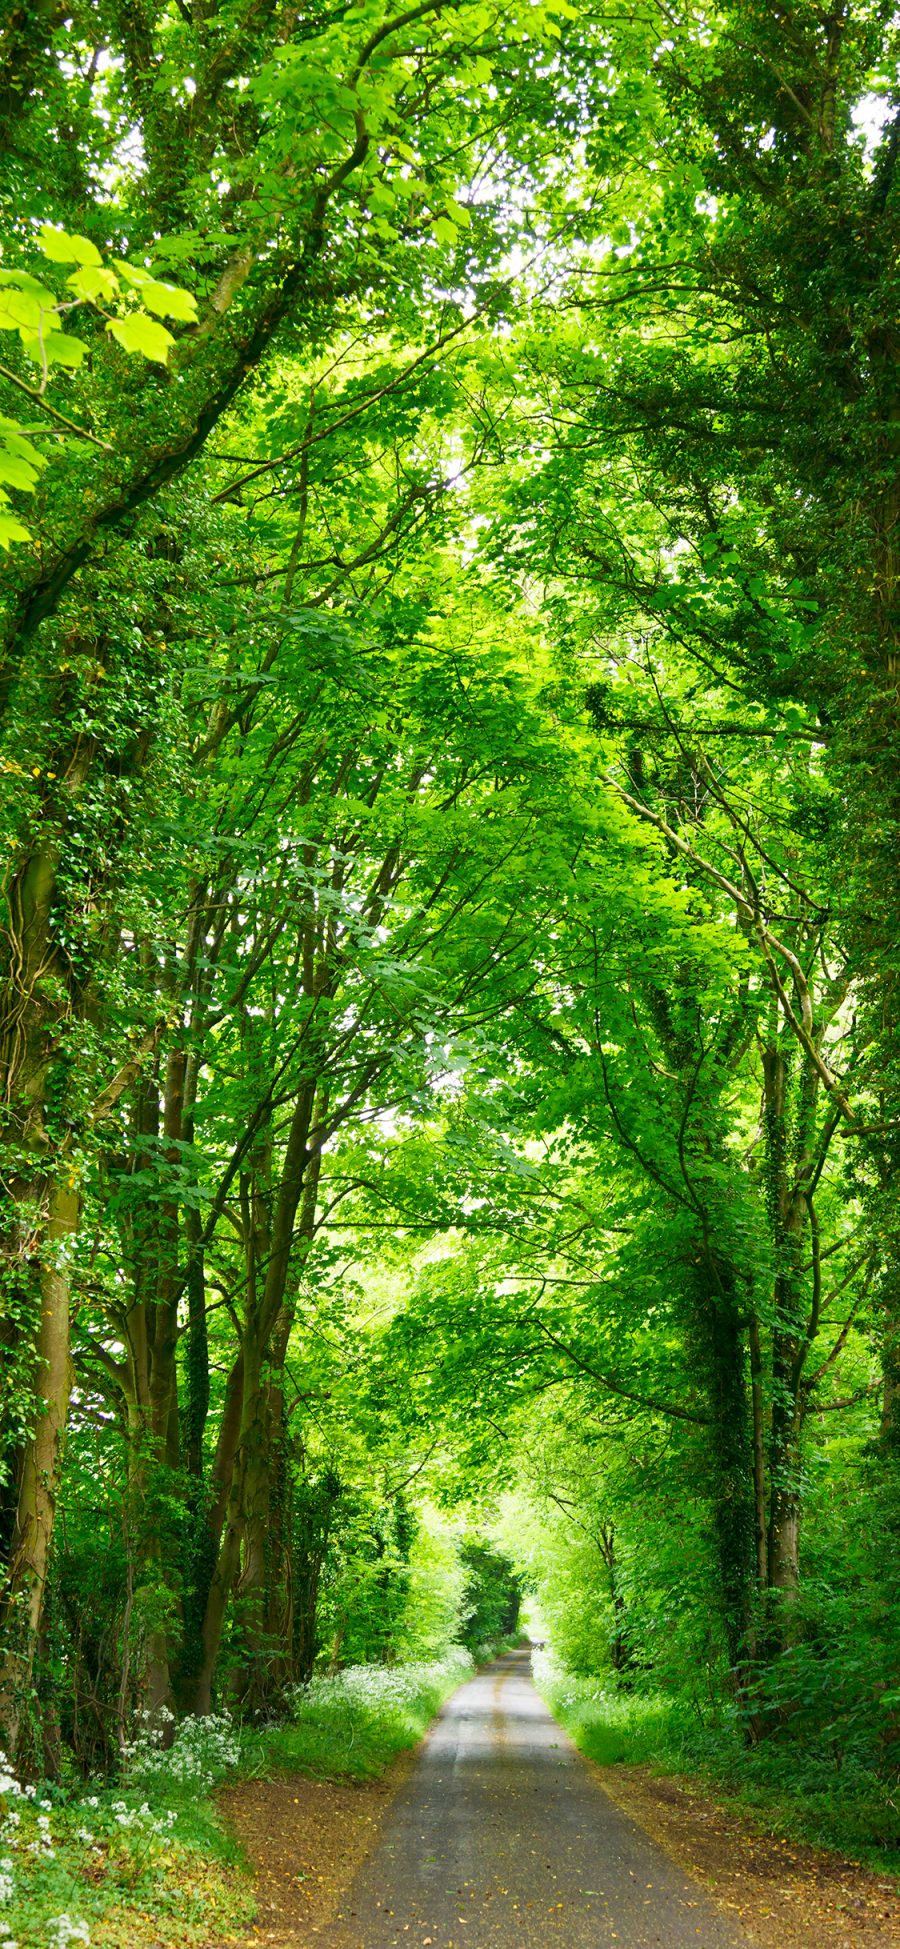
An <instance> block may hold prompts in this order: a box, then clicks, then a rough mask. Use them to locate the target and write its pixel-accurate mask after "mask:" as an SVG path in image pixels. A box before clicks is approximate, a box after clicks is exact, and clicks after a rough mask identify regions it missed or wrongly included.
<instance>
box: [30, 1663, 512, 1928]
mask: <svg viewBox="0 0 900 1949" xmlns="http://www.w3.org/2000/svg"><path fill="white" fill-rule="evenodd" d="M472 1669H473V1662H472V1659H471V1657H470V1655H469V1653H468V1652H467V1651H463V1650H462V1649H461V1648H460V1647H459V1646H454V1647H452V1648H451V1650H450V1651H449V1652H447V1654H446V1655H445V1656H444V1657H443V1658H441V1659H437V1660H434V1661H433V1662H431V1663H429V1664H421V1663H420V1664H408V1665H397V1666H393V1667H384V1666H370V1665H360V1666H355V1667H352V1668H351V1669H349V1670H347V1671H343V1672H339V1673H338V1674H337V1675H336V1676H335V1677H333V1678H324V1677H322V1678H315V1679H313V1681H312V1683H311V1684H310V1685H308V1686H303V1687H298V1688H297V1690H296V1692H295V1693H294V1694H293V1696H292V1698H291V1700H290V1714H289V1717H287V1718H285V1719H284V1720H283V1721H282V1722H280V1723H278V1724H275V1725H272V1726H269V1727H266V1728H263V1729H252V1730H251V1729H248V1728H246V1727H239V1726H237V1725H236V1724H234V1723H233V1722H232V1721H231V1719H230V1718H229V1717H228V1715H227V1714H226V1713H221V1714H217V1715H212V1716H211V1717H209V1718H206V1719H186V1720H184V1721H182V1723H181V1724H180V1725H179V1726H178V1728H177V1729H176V1731H175V1737H174V1739H173V1741H172V1743H171V1744H170V1745H169V1746H168V1747H166V1745H165V1742H164V1738H163V1729H162V1728H160V1727H159V1726H158V1725H157V1726H156V1728H155V1729H154V1730H153V1731H151V1730H149V1729H147V1728H144V1729H143V1730H141V1731H139V1732H138V1734H137V1736H136V1737H135V1739H134V1741H133V1743H132V1745H131V1746H130V1747H129V1748H128V1750H127V1751H126V1753H125V1754H124V1755H123V1758H122V1766H121V1771H120V1774H119V1778H118V1779H117V1781H116V1782H115V1784H114V1785H110V1784H108V1783H106V1784H104V1783H100V1782H96V1783H92V1784H90V1785H89V1786H88V1787H87V1788H86V1787H85V1786H84V1785H83V1784H81V1783H79V1784H78V1785H77V1786H75V1785H69V1786H67V1787H65V1788H62V1787H59V1786H52V1787H46V1788H40V1787H37V1788H36V1787H32V1786H28V1785H22V1784H21V1782H20V1781H18V1780H17V1779H16V1778H15V1776H14V1775H13V1773H12V1772H11V1770H10V1769H9V1768H8V1767H7V1766H6V1764H5V1761H2V1757H0V1949H68V1945H69V1944H72V1945H83V1949H151V1945H153V1949H158V1945H172V1949H175V1945H177V1949H192V1945H200V1944H204V1945H206V1944H208V1943H209V1942H211V1941H213V1940H215V1939H216V1938H217V1937H231V1938H233V1937H234V1936H235V1934H236V1933H237V1932H242V1931H244V1930H246V1931H248V1932H249V1930H250V1927H251V1924H252V1919H253V1896H252V1888H251V1883H250V1879H249V1876H248V1874H247V1872H246V1864H245V1863H244V1861H243V1860H242V1857H241V1854H240V1850H239V1848H238V1846H237V1844H236V1843H235V1841H234V1840H233V1838H232V1837H231V1835H230V1834H229V1831H228V1828H227V1826H226V1824H225V1822H224V1821H223V1819H222V1818H221V1816H220V1814H219V1812H218V1810H217V1807H216V1804H215V1798H214V1795H215V1790H216V1788H217V1787H218V1786H220V1785H221V1784H223V1782H224V1781H226V1780H229V1779H230V1780H234V1779H240V1778H241V1777H259V1776H261V1775H262V1774H268V1773H271V1772H277V1771H281V1770H290V1771H293V1772H303V1773H307V1774H310V1775H312V1776H314V1777H319V1778H328V1779H339V1778H348V1777H351V1778H355V1779H370V1778H373V1777H375V1776H377V1775H378V1774H380V1773H382V1772H384V1770H385V1768H386V1767H387V1766H388V1765H389V1763H390V1761H391V1760H392V1759H393V1758H394V1757H395V1756H396V1755H397V1754H398V1753H400V1752H402V1751H403V1750H404V1749H405V1748H407V1747H409V1746H412V1745H414V1744H415V1742H416V1741H417V1740H418V1739H419V1738H420V1737H421V1735H422V1733H423V1732H424V1731H425V1729H426V1727H427V1725H428V1723H429V1721H430V1720H431V1719H432V1718H433V1716H434V1714H435V1712H436V1711H437V1710H438V1709H439V1707H440V1706H441V1704H442V1703H443V1701H444V1699H446V1698H448V1697H449V1695H450V1693H451V1692H452V1691H454V1690H455V1688H456V1686H457V1685H459V1684H461V1683H462V1681H463V1680H464V1679H465V1678H466V1677H468V1675H469V1674H470V1673H471V1671H472Z"/></svg>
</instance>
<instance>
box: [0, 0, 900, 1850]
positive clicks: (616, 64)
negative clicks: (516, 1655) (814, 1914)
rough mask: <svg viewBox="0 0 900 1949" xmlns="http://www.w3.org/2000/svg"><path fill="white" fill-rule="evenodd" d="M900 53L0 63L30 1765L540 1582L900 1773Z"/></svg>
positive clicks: (641, 1684) (3, 1638) (748, 1734)
mask: <svg viewBox="0 0 900 1949" xmlns="http://www.w3.org/2000/svg"><path fill="white" fill-rule="evenodd" d="M898 56H900V30H898V27H897V24H896V18H895V15H894V13H893V10H892V9H890V8H888V7H887V6H885V5H882V4H880V0H785V4H783V5H782V4H771V0H741V4H740V5H736V4H731V0H723V3H722V4H721V5H719V6H717V7H716V8H714V9H706V8H703V7H693V6H686V7H682V6H680V5H675V6H669V5H663V4H656V0H646V4H642V0H635V3H634V4H633V5H629V6H626V7H620V6H607V5H606V4H605V0H596V4H592V5H582V4H579V0H420V4H415V5H410V6H408V7H404V6H402V5H398V6H397V7H395V8H393V9H392V7H391V6H390V5H389V4H388V0H352V4H349V3H347V0H336V4H334V5H329V4H327V3H326V0H314V3H313V4H308V5H307V4H302V3H301V4H300V5H299V6H296V5H287V4H281V0H268V3H267V4H263V5H260V4H258V3H257V0H100V4H99V5H94V4H87V3H86V0H72V4H71V5H68V4H67V5H66V6H61V5H58V4H56V0H40V4H32V5H26V6H21V7H16V6H13V8H12V9H11V11H10V12H9V13H8V15H7V22H6V25H5V27H4V28H3V29H2V32H0V124H2V133H0V202H2V235H3V256H2V260H0V411H2V418H0V483H2V494H0V541H2V544H3V549H4V553H3V555H2V558H0V580H2V586H3V639H2V649H0V708H2V715H3V746H2V754H3V755H2V757H0V798H2V814H0V817H2V835H3V840H2V851H3V882H2V884H3V893H2V908H0V942H2V946H0V990H2V1002H0V1072H2V1105H3V1109H2V1118H3V1121H2V1197H3V1212H2V1271H0V1281H2V1284H0V1385H2V1418H0V1560H2V1571H0V1620H2V1635H0V1726H2V1739H0V1743H2V1744H3V1745H4V1746H5V1747H6V1749H7V1751H8V1752H9V1753H10V1754H12V1755H14V1756H15V1757H16V1759H17V1761H18V1763H19V1764H20V1765H21V1767H22V1768H23V1769H25V1771H26V1772H27V1771H30V1772H31V1773H32V1774H44V1775H49V1776H51V1777H52V1776H53V1775H54V1774H56V1773H58V1772H59V1770H60V1768H61V1767H65V1766H71V1765H73V1764H74V1765H75V1766H76V1767H78V1768H80V1769H82V1770H83V1771H85V1772H87V1771H90V1770H91V1769H93V1768H103V1767H110V1766H113V1765H114V1764H115V1760H116V1755H117V1753H118V1752H119V1751H120V1750H121V1748H122V1745H123V1743H124V1742H125V1741H126V1740H127V1738H128V1736H129V1727H130V1726H131V1725H132V1723H133V1721H134V1718H135V1715H136V1714H138V1713H139V1712H147V1713H149V1714H151V1715H153V1714H155V1713H160V1712H162V1710H163V1708H165V1712H166V1714H169V1713H171V1714H173V1715H175V1717H176V1718H177V1717H178V1716H179V1715H184V1714H197V1713H199V1714H203V1713H206V1712H208V1711H209V1710H210V1709H211V1708H213V1707H215V1706H221V1705H222V1704H223V1703H227V1704H228V1706H229V1708H230V1709H231V1710H232V1711H234V1712H240V1713H250V1714H252V1713H256V1714H259V1713H271V1712H273V1711H277V1710H278V1706H279V1701H280V1700H281V1699H283V1697H284V1696H285V1694H286V1692H287V1690H288V1689H289V1688H290V1687H291V1686H293V1685H295V1684H297V1683H298V1682H302V1681H304V1680H305V1679H307V1678H308V1677H309V1676H310V1674H311V1673H312V1672H313V1671H314V1669H316V1667H317V1666H318V1667H319V1668H322V1667H323V1666H330V1667H331V1668H335V1667H336V1666H338V1665H340V1664H342V1663H345V1662H361V1663H366V1662H371V1661H377V1660H388V1661H390V1660H392V1659H396V1658H398V1657H403V1656H409V1655H416V1654H417V1653H419V1652H422V1651H423V1650H427V1649H428V1647H429V1646H432V1645H436V1644H438V1643H440V1642H445V1641H446V1639H447V1637H448V1636H452V1635H454V1634H456V1635H459V1634H462V1635H463V1636H464V1637H465V1638H466V1641H467V1642H469V1641H471V1642H472V1643H473V1645H477V1644H478V1643H479V1642H481V1641H482V1640H487V1639H490V1638H491V1637H492V1636H494V1635H496V1634H498V1633H502V1632H503V1631H505V1630H509V1629H512V1628H514V1627H515V1624H516V1620H517V1616H518V1601H519V1594H520V1591H521V1590H527V1591H530V1592H531V1593H532V1598H533V1599H536V1600H538V1601H539V1603H540V1607H541V1616H542V1618H543V1620H544V1627H545V1629H546V1631H547V1634H548V1636H549V1638H550V1640H551V1641H552V1643H553V1645H554V1647H555V1650H556V1652H557V1654H558V1656H559V1657H560V1658H561V1659H562V1660H563V1661H565V1663H566V1664H567V1666H568V1667H569V1668H570V1669H571V1670H572V1671H574V1672H576V1673H577V1672H581V1673H587V1674H591V1673H593V1674H598V1675H600V1676H603V1677H604V1680H605V1682H606V1683H608V1684H609V1685H610V1686H611V1687H612V1688H615V1687H616V1686H618V1687H620V1688H621V1689H622V1690H623V1691H627V1690H630V1691H632V1692H634V1691H637V1692H640V1691H641V1689H642V1688H643V1689H647V1688H651V1689H652V1690H653V1691H654V1692H655V1693H657V1694H658V1693H665V1694H667V1695H668V1696H670V1697H671V1698H673V1699H677V1700H682V1701H687V1705H686V1707H685V1710H690V1711H691V1712H696V1714H697V1715H698V1716H699V1718H700V1719H701V1720H702V1721H703V1723H705V1724H710V1723H713V1722H718V1721H721V1720H722V1719H723V1717H724V1718H728V1720H729V1723H730V1724H732V1725H736V1726H737V1727H738V1730H739V1737H740V1739H741V1740H742V1741H743V1742H745V1743H746V1746H747V1748H748V1749H752V1748H756V1747H765V1746H766V1745H767V1744H768V1746H769V1747H772V1748H777V1750H779V1751H782V1752H783V1751H784V1750H786V1748H788V1747H789V1748H790V1750H791V1751H792V1752H793V1753H794V1755H795V1761H796V1763H797V1764H799V1763H800V1761H799V1760H797V1759H796V1755H797V1753H799V1754H800V1755H801V1756H803V1755H806V1756H807V1758H810V1756H815V1755H817V1754H818V1755H819V1756H820V1757H821V1758H823V1763H829V1764H830V1763H831V1760H832V1759H833V1757H834V1754H835V1753H836V1752H838V1751H840V1752H842V1753H843V1754H845V1755H846V1754H849V1753H851V1752H852V1753H854V1754H856V1755H857V1756H858V1757H860V1764H862V1763H863V1762H864V1763H865V1765H866V1766H867V1767H868V1768H869V1769H870V1771H871V1773H872V1775H873V1777H877V1778H878V1779H880V1780H882V1781H883V1782H887V1783H888V1786H890V1783H891V1782H892V1781H893V1782H896V1778H897V1764H898V1760H897V1756H898V1751H900V1743H898V1742H900V1689H898V1685H900V1672H898V1654H900V1622H898V1597H900V1589H898V1584H900V1561H898V1542H900V1474H898V1440H900V1418H898V1417H900V1216H898V1184H897V1172H898V1166H900V1093H898V1081H900V983H898V975H900V876H898V857H900V845H898V840H900V763H898V753H900V742H898V730H900V696H898V681H900V663H898V650H900V643H898V629H900V532H898V517H900V468H898V462H900V450H898V449H900V378H898V366H897V350H898V332H897V323H896V318H897V299H898V293H900V278H898V270H897V263H898V229H900V186H898V180H897V159H898V149H900V97H898V94H897V86H896V83H897V63H898ZM169 1723H171V1722H169ZM810 1763H811V1760H810ZM886 1818H887V1816H886ZM897 1825H898V1824H897V1817H896V1815H894V1816H893V1826H894V1829H895V1830H896V1829H897Z"/></svg>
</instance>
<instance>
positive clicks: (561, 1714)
mask: <svg viewBox="0 0 900 1949" xmlns="http://www.w3.org/2000/svg"><path fill="white" fill-rule="evenodd" d="M534 1676H535V1682H536V1684H537V1686H538V1690H539V1691H540V1693H541V1695H542V1697H543V1698H544V1699H545V1700H546V1703H547V1705H548V1706H549V1707H550V1710H551V1712H552V1713H553V1714H554V1716H555V1717H556V1718H557V1719H558V1720H559V1722H560V1724H561V1725H562V1726H564V1727H565V1729H566V1731H567V1732H568V1733H569V1735H570V1737H571V1738H572V1739H573V1740H574V1741H575V1744H576V1746H578V1747H579V1748H580V1749H581V1751H582V1752H583V1753H585V1754H586V1756H587V1758H588V1759H592V1760H594V1761H596V1763H597V1764H598V1765H599V1766H641V1765H643V1766H649V1767H652V1768H653V1769H654V1770H656V1771H657V1772H661V1773H671V1774H681V1775H688V1776H691V1777H692V1778H693V1779H694V1780H700V1781H701V1782H702V1784H703V1785H704V1786H705V1787H706V1788H707V1789H708V1790H709V1791H710V1792H713V1793H715V1792H719V1793H720V1794H722V1793H724V1794H725V1795H727V1797H728V1800H729V1802H730V1804H731V1805H732V1806H733V1807H734V1809H735V1811H737V1812H740V1813H743V1814H747V1815H749V1817H750V1818H751V1820H752V1822H753V1824H754V1826H756V1827H758V1828H759V1829H760V1830H761V1831H762V1832H764V1833H766V1834H769V1835H772V1836H774V1837H776V1838H778V1839H789V1840H795V1841H805V1842H807V1843H809V1844H811V1845H812V1846H815V1847H825V1848H831V1849H836V1850H838V1851H839V1852H840V1853H842V1854H846V1855H851V1856H852V1857H853V1858H854V1859H855V1860H857V1861H860V1862H864V1863H866V1864H868V1865H870V1866H873V1867H875V1868H877V1869H878V1871H879V1872H883V1871H884V1870H885V1869H887V1870H889V1871H890V1872H891V1873H894V1874H900V1783H898V1780H897V1778H896V1776H895V1775H893V1774H892V1775H889V1776H886V1775H885V1773H883V1772H880V1771H877V1770H876V1768H875V1766H874V1765H873V1763H872V1759H871V1757H870V1756H869V1755H867V1753H865V1752H863V1751H860V1752H858V1753H857V1752H855V1751H854V1750H853V1747H852V1743H851V1742H846V1743H845V1744H844V1747H843V1750H842V1751H841V1752H839V1753H836V1752H835V1751H834V1749H833V1745H829V1744H824V1745H821V1746H817V1747H810V1746H804V1747H802V1748H801V1747H800V1745H799V1743H797V1742H795V1741H794V1740H793V1739H792V1738H791V1731H790V1726H789V1725H788V1726H786V1727H785V1728H784V1731H783V1733H779V1732H778V1731H775V1732H773V1733H772V1734H771V1735H770V1736H769V1737H768V1738H766V1739H765V1740H762V1741H761V1742H760V1744H759V1745H758V1746H756V1747H752V1748H748V1746H747V1745H746V1744H745V1742H744V1741H743V1739H742V1738H741V1735H740V1732H739V1729H738V1727H737V1725H736V1723H735V1722H734V1720H732V1719H730V1718H729V1717H728V1716H727V1714H725V1713H722V1714H721V1715H720V1716H718V1717H712V1716H711V1717H709V1718H708V1719H707V1720H706V1721H705V1722H702V1721H701V1720H700V1718H699V1717H698V1714H697V1712H696V1710H695V1709H694V1708H692V1707H691V1706H690V1705H689V1703H688V1702H686V1701H684V1700H682V1699H678V1698H673V1697H671V1696H668V1695H666V1694H663V1693H652V1692H651V1693H640V1692H633V1693H628V1692H617V1691H613V1690H612V1689H607V1688H606V1687H605V1686H604V1685H603V1683H602V1681H601V1680H600V1679H598V1678H583V1677H577V1676H575V1675H574V1674H573V1673H571V1672H568V1671H566V1670H565V1669H564V1668H563V1667H562V1666H560V1665H558V1664H556V1663H555V1661H554V1659H553V1658H552V1657H551V1656H550V1655H549V1654H548V1653H536V1654H535V1658H534Z"/></svg>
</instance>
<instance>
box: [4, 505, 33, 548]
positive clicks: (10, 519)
mask: <svg viewBox="0 0 900 1949" xmlns="http://www.w3.org/2000/svg"><path fill="white" fill-rule="evenodd" d="M5 500H6V496H5V494H0V548H2V549H4V550H6V549H7V548H11V547H12V545H13V542H16V541H30V540H31V536H30V534H29V532H28V529H27V528H26V527H25V525H24V523H23V522H21V521H20V520H19V518H18V516H17V515H15V514H10V513H9V512H8V509H7V508H6V507H4V506H3V502H4V501H5Z"/></svg>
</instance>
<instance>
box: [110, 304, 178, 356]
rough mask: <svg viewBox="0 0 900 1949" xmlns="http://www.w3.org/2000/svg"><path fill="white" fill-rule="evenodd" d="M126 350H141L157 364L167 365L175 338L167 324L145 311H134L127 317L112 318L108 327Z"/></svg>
mask: <svg viewBox="0 0 900 1949" xmlns="http://www.w3.org/2000/svg"><path fill="white" fill-rule="evenodd" d="M106 329H107V331H108V332H110V333H111V334H112V336H113V338H115V339H117V340H118V343H119V344H120V345H121V346H122V347H123V348H124V350H125V351H126V352H139V353H141V354H142V356H143V357H144V358H145V359H152V360H154V362H155V363H156V364H157V365H165V364H166V362H167V360H168V357H169V350H170V347H171V346H173V345H174V343H175V340H174V338H173V337H172V334H171V332H167V331H166V328H165V325H160V324H158V323H157V321H156V319H155V318H149V317H148V316H147V313H146V312H145V311H132V312H130V313H129V315H128V317H127V318H111V319H110V321H109V323H108V325H107V327H106Z"/></svg>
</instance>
